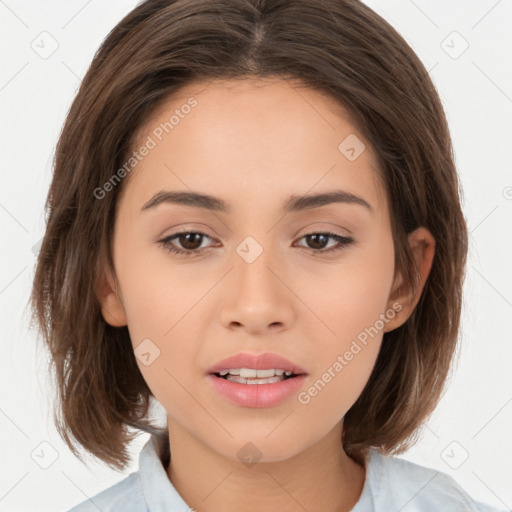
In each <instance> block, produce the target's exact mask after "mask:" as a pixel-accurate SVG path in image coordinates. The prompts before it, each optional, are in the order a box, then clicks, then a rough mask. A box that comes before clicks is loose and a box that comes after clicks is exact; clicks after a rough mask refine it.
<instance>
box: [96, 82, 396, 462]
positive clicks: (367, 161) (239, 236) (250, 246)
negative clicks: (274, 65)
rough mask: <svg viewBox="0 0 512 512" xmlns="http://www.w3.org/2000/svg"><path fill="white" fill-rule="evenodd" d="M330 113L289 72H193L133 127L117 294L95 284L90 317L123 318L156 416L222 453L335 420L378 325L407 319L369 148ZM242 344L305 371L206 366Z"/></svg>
mask: <svg viewBox="0 0 512 512" xmlns="http://www.w3.org/2000/svg"><path fill="white" fill-rule="evenodd" d="M187 105H189V106H187ZM340 112H341V111H340V109H339V106H338V105H337V103H335V102H334V100H332V99H330V98H327V97H324V96H323V95H320V94H319V93H318V92H315V91H312V90H310V89H306V88H304V87H301V88H297V86H296V85H295V86H293V87H292V85H291V83H290V82H288V81H281V80H274V81H268V80H267V81H261V80H258V81H250V82H249V81H246V82H242V81H229V82H221V81H215V82H211V83H209V84H208V86H205V85H204V84H202V85H199V84H195V85H194V86H192V85H189V86H187V87H186V88H185V89H182V90H181V91H180V94H179V95H178V96H176V97H174V98H173V99H172V100H170V101H168V102H167V103H166V104H165V105H163V106H162V107H161V108H160V109H159V110H158V112H157V113H156V114H155V115H154V116H153V117H152V118H151V119H150V120H149V121H148V122H147V123H146V124H145V126H144V127H143V128H142V129H141V130H140V132H139V133H138V136H137V140H136V142H135V144H134V151H138V153H139V157H140V158H139V157H137V158H138V160H137V163H136V167H135V168H134V170H133V171H132V174H130V175H129V178H128V179H127V181H126V183H123V184H122V186H123V193H122V195H121V196H120V198H119V201H118V204H117V214H116V224H115V232H114V240H113V258H114V264H115V279H116V283H117V292H118V296H119V299H120V300H119V301H117V298H114V294H110V295H108V296H106V298H105V299H104V301H103V312H104V316H105V318H106V320H107V321H109V323H111V324H113V325H125V324H127V325H128V329H129V332H130V337H131V340H132V343H133V347H134V350H135V353H136V355H137V362H138V365H139V367H140V370H141V372H142V374H143V376H144V378H145V380H146V382H147V383H148V386H149V388H150V389H151V391H152V392H153V394H154V396H155V397H156V399H157V400H158V401H159V402H160V404H161V405H162V406H163V407H164V408H165V409H166V411H167V413H168V421H169V426H170V428H171V429H172V428H179V429H182V430H183V431H186V432H188V433H189V434H190V435H192V436H194V438H195V439H197V440H199V441H201V442H202V443H204V444H205V445H206V446H208V447H210V448H211V449H212V450H215V451H216V452H217V453H219V454H222V455H223V456H225V457H227V458H230V459H233V460H235V459H236V458H237V452H238V451H239V450H240V448H241V447H242V446H244V445H245V444H246V443H248V442H251V443H252V444H253V445H255V446H256V447H257V448H258V450H259V451H260V452H261V454H262V455H261V456H262V461H265V460H266V461H277V460H284V459H286V458H289V457H291V456H293V455H294V454H297V453H299V452H300V451H302V450H305V449H306V448H308V447H309V446H312V445H313V444H314V443H316V442H319V441H320V440H321V439H322V438H324V437H325V436H326V435H327V434H328V433H329V432H330V431H332V430H333V429H334V428H336V427H337V426H340V425H341V424H342V423H341V422H342V420H343V416H344V415H345V413H346V412H347V411H348V410H349V409H350V407H351V406H352V404H353V403H354V402H355V401H356V399H357V398H358V396H359V395H360V394H361V392H362V390H363V388H364V386H365V384H366V382H367V380H368V378H369V376H370V374H371V371H372V369H373V366H374V363H375V361H376V358H377V355H378V352H379V348H380V344H381V340H382V335H383V332H385V331H389V330H392V329H393V328H395V327H396V326H397V325H398V324H401V323H403V321H404V319H403V311H402V313H400V312H399V310H400V309H401V306H400V304H399V303H397V302H396V298H395V299H391V295H392V292H393V290H394V263H395V262H394V247H393V239H392V234H391V225H390V216H389V206H388V203H387V200H386V195H385V193H384V188H383V185H382V183H381V182H380V181H379V176H378V172H377V163H376V159H375V154H374V153H373V152H372V149H371V147H370V146H369V144H368V143H367V141H365V139H364V137H363V135H362V134H361V133H359V132H358V131H357V130H356V128H355V127H354V126H353V125H352V124H351V123H350V120H349V118H348V116H345V115H342V114H340ZM173 114H175V118H173V120H172V121H171V122H169V120H170V118H171V116H172V115H173ZM165 123H167V124H165ZM363 144H364V145H365V146H363ZM143 146H146V148H149V149H148V150H147V151H146V150H141V148H142V147H143ZM143 153H144V155H143ZM166 192H174V193H176V192H181V193H184V194H189V193H192V192H193V193H196V194H203V195H208V196H211V197H213V198H216V199H214V200H206V199H204V198H203V199H202V200H200V201H199V200H196V202H195V204H194V203H193V202H192V201H190V200H186V199H185V196H184V195H183V196H181V201H179V202H173V201H172V200H171V198H170V196H165V193H166ZM333 192H340V194H339V195H338V196H336V197H335V196H334V195H333V196H332V197H331V200H330V201H328V200H326V199H325V196H324V197H323V199H322V198H320V199H317V200H316V201H315V200H313V199H307V198H308V197H309V196H316V195H322V194H331V193H333ZM158 194H160V195H158ZM175 197H176V196H175ZM166 199H167V200H166ZM179 233H181V235H177V234H179ZM173 250H178V251H179V250H182V251H184V250H188V251H190V252H189V253H185V254H180V253H176V252H172V251H173ZM397 304H398V305H397ZM240 353H244V354H248V355H249V356H258V355H260V354H262V353H266V354H267V355H268V354H272V355H277V356H280V357H282V358H285V359H286V360H287V361H288V362H289V363H290V364H291V366H292V367H293V368H294V370H295V371H294V373H295V374H298V373H302V376H296V377H293V376H292V377H291V378H287V379H286V380H285V381H284V383H283V382H281V381H280V379H281V378H282V377H279V376H277V377H279V382H276V383H268V384H265V385H264V384H258V383H254V384H241V383H238V384H237V383H235V384H233V382H232V381H230V380H226V379H224V378H221V377H217V376H213V375H211V374H209V372H210V371H211V369H212V367H214V366H215V365H217V363H219V362H220V361H222V360H223V359H225V358H227V357H230V356H233V355H237V354H240ZM268 361H269V359H265V358H263V359H262V365H263V367H265V366H264V363H265V362H267V363H268ZM270 361H271V360H270ZM260 362H261V361H260ZM249 364H250V362H249V363H247V362H246V363H245V364H244V363H243V362H238V363H237V362H235V363H233V364H231V365H228V364H226V365H224V366H226V369H229V368H240V367H248V368H251V367H250V366H249ZM242 365H243V366H242ZM255 365H257V362H256V361H255V362H254V364H253V366H255ZM285 365H286V363H284V362H282V361H278V362H276V361H273V362H272V365H271V366H270V368H275V369H280V368H282V367H283V366H285ZM220 366H221V367H222V366H223V364H222V363H221V364H220ZM267 366H268V365H267ZM217 370H218V368H217ZM235 373H236V371H235ZM260 375H262V374H260ZM235 380H236V378H235ZM260 386H261V387H260ZM273 386H274V388H272V387H273ZM221 389H222V390H224V391H221Z"/></svg>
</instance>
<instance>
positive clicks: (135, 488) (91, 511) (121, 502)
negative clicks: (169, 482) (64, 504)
mask: <svg viewBox="0 0 512 512" xmlns="http://www.w3.org/2000/svg"><path fill="white" fill-rule="evenodd" d="M98 510H101V511H102V512H113V511H119V510H122V511H123V512H146V511H147V505H146V501H145V500H144V495H143V492H142V486H141V481H140V474H139V472H138V471H137V472H135V473H132V474H131V475H129V476H127V477H126V478H124V479H123V480H121V481H120V482H117V483H116V484H114V485H112V486H111V487H109V488H107V489H105V490H104V491H101V492H100V493H98V494H96V495H95V496H93V497H92V498H90V499H87V500H85V501H83V502H81V503H79V504H78V505H76V506H75V507H73V508H72V509H70V510H68V511H67V512H98Z"/></svg>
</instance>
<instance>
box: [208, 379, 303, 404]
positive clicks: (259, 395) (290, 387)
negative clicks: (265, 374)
mask: <svg viewBox="0 0 512 512" xmlns="http://www.w3.org/2000/svg"><path fill="white" fill-rule="evenodd" d="M207 377H208V379H209V381H210V383H211V385H212V386H213V388H214V389H215V391H217V392H218V393H220V394H221V395H222V396H223V397H224V398H227V399H228V400H229V401H230V402H232V403H234V404H236V405H241V406H242V407H272V406H273V405H277V404H279V403H280V402H282V401H283V400H285V399H286V398H288V397H290V396H291V395H292V394H293V393H294V392H296V391H297V390H298V389H299V388H300V387H301V386H302V384H303V382H304V380H305V379H306V375H305V374H302V375H297V377H292V378H291V379H286V380H282V381H279V382H275V383H273V384H239V383H238V382H231V381H229V380H226V379H222V378H221V377H217V376H216V375H214V374H211V373H210V374H208V375H207Z"/></svg>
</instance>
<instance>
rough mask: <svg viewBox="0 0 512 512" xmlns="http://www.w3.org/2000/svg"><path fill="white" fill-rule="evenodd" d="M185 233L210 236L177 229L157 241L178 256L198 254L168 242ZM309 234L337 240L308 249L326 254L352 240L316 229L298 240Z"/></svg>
mask: <svg viewBox="0 0 512 512" xmlns="http://www.w3.org/2000/svg"><path fill="white" fill-rule="evenodd" d="M185 234H189V235H190V234H195V235H201V236H203V237H206V238H210V239H211V237H210V236H209V235H207V234H206V233H202V232H201V231H179V232H177V233H174V234H172V235H170V236H168V237H166V238H163V239H162V240H159V243H160V244H161V245H162V246H163V247H164V249H165V250H166V251H168V252H170V253H173V254H176V255H178V256H188V255H191V254H199V253H200V251H201V250H200V249H196V250H193V251H191V250H188V249H179V248H177V247H175V246H173V245H171V243H170V242H171V240H174V239H175V238H178V237H179V236H180V235H185ZM311 235H326V236H328V237H329V238H332V239H334V240H336V241H337V242H338V245H336V246H334V247H331V248H330V249H310V251H311V252H313V254H318V253H321V254H326V253H331V252H334V251H340V250H342V249H344V248H345V247H346V246H347V245H350V244H351V243H352V242H353V241H354V240H353V238H349V237H345V236H341V235H337V234H336V233H331V232H329V231H318V232H313V233H307V234H305V235H303V236H302V237H301V238H300V239H299V240H301V239H302V238H305V237H307V236H311ZM305 249H307V247H305Z"/></svg>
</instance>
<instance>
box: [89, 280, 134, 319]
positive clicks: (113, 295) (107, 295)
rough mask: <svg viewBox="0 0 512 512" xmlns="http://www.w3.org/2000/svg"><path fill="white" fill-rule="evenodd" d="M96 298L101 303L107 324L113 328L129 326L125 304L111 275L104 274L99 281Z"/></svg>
mask: <svg viewBox="0 0 512 512" xmlns="http://www.w3.org/2000/svg"><path fill="white" fill-rule="evenodd" d="M96 298H97V299H98V301H99V303H100V306H101V314H102V315H103V318H104V319H105V322H107V323H108V324H110V325H112V326H113V327H123V326H125V325H127V324H128V321H127V319H126V313H125V310H124V306H123V303H122V301H121V298H120V297H119V293H118V291H117V287H116V285H115V283H114V280H113V279H112V278H111V276H110V274H106V273H103V274H102V276H101V277H100V279H99V280H98V283H97V286H96Z"/></svg>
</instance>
